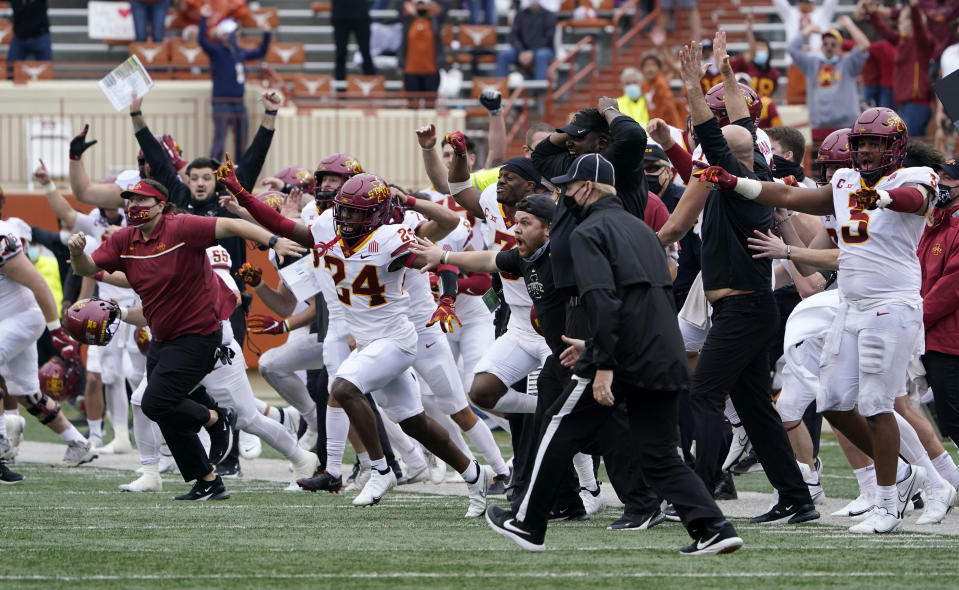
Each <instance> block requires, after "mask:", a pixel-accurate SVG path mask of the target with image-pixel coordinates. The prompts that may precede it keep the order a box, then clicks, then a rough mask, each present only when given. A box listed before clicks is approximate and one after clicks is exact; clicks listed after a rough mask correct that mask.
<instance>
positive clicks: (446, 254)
mask: <svg viewBox="0 0 959 590" xmlns="http://www.w3.org/2000/svg"><path fill="white" fill-rule="evenodd" d="M449 255H450V252H449V250H443V254H442V256H440V264H446V259H447V258H449Z"/></svg>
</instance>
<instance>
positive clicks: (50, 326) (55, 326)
mask: <svg viewBox="0 0 959 590" xmlns="http://www.w3.org/2000/svg"><path fill="white" fill-rule="evenodd" d="M59 327H60V320H53V321H52V322H47V330H50V331H51V332H53V331H54V330H56V329H58V328H59Z"/></svg>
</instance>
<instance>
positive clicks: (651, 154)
mask: <svg viewBox="0 0 959 590" xmlns="http://www.w3.org/2000/svg"><path fill="white" fill-rule="evenodd" d="M643 160H649V161H656V160H665V161H667V162H668V161H669V156H667V155H666V152H664V151H663V148H661V147H660V146H658V145H651V144H646V153H645V154H643Z"/></svg>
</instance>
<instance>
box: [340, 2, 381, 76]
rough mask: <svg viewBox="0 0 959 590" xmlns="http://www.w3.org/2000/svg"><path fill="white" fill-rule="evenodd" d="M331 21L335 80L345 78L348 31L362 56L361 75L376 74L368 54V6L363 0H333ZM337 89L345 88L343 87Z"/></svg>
mask: <svg viewBox="0 0 959 590" xmlns="http://www.w3.org/2000/svg"><path fill="white" fill-rule="evenodd" d="M330 20H331V21H332V23H333V43H335V44H336V55H335V56H334V60H335V63H334V66H333V77H334V78H335V79H336V80H339V81H343V80H346V44H347V42H348V41H349V40H350V33H353V36H354V37H355V38H356V44H357V45H358V46H359V48H360V55H362V56H363V75H364V76H373V75H375V74H376V66H375V65H373V56H372V55H370V24H371V22H372V21H371V19H370V8H369V5H368V4H367V3H366V2H364V1H358V0H333V13H332V14H331V15H330ZM339 90H345V87H343V88H340V89H339Z"/></svg>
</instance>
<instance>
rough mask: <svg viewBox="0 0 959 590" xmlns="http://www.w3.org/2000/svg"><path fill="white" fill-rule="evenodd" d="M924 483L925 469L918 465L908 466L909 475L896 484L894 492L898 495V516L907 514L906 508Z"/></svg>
mask: <svg viewBox="0 0 959 590" xmlns="http://www.w3.org/2000/svg"><path fill="white" fill-rule="evenodd" d="M924 483H926V468H925V467H920V466H919V465H910V466H909V475H907V476H906V477H905V478H903V480H902V481H898V482H896V492H897V493H898V494H899V505H898V508H899V514H907V511H906V508H907V506H908V505H909V503H910V502H911V501H912V497H913V496H915V495H916V492H918V491H919V489H920V488H921V487H922V485H923V484H924Z"/></svg>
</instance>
